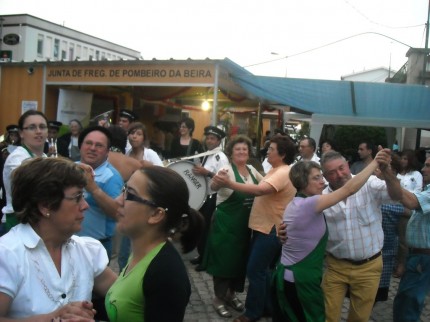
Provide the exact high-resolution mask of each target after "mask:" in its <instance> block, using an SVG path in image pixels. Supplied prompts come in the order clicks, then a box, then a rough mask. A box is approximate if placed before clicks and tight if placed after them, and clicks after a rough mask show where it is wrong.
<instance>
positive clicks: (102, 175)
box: [77, 160, 124, 240]
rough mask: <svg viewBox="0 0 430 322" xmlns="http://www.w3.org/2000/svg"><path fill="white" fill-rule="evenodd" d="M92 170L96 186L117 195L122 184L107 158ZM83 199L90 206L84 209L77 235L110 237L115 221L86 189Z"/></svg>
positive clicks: (114, 195)
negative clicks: (80, 227)
mask: <svg viewBox="0 0 430 322" xmlns="http://www.w3.org/2000/svg"><path fill="white" fill-rule="evenodd" d="M77 163H79V162H77ZM94 172H95V178H94V179H95V182H96V184H97V186H98V187H99V188H100V189H102V190H103V192H104V193H106V194H107V195H109V196H110V197H111V198H116V197H118V196H119V194H120V193H121V189H122V186H123V184H124V181H123V180H122V177H121V175H120V174H119V172H118V171H117V170H116V169H115V168H114V167H113V166H112V165H111V164H110V163H109V162H108V161H107V160H106V161H105V162H104V163H102V164H101V165H100V166H99V167H98V168H97V169H95V170H94ZM85 201H86V202H87V203H88V205H89V206H90V207H89V208H88V209H87V210H86V211H85V218H84V221H83V222H82V229H81V231H80V232H79V233H78V235H79V236H89V237H93V238H95V239H98V240H102V239H105V238H108V237H112V236H113V235H114V232H115V224H116V221H115V220H114V219H113V218H111V217H109V216H108V215H106V214H105V213H104V212H103V210H102V209H101V208H100V207H99V205H98V204H97V202H96V201H95V199H94V198H93V196H92V195H91V194H90V193H88V192H87V191H85Z"/></svg>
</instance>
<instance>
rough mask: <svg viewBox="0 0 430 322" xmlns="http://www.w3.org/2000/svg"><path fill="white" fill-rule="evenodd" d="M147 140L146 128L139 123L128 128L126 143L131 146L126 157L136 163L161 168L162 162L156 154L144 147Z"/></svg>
mask: <svg viewBox="0 0 430 322" xmlns="http://www.w3.org/2000/svg"><path fill="white" fill-rule="evenodd" d="M147 140H148V138H147V135H146V127H145V125H143V124H142V123H140V122H136V123H132V124H131V125H130V127H129V128H128V141H129V142H130V145H131V150H130V151H128V152H127V155H128V156H130V157H132V158H133V159H136V160H138V161H142V160H143V161H147V162H150V163H151V164H152V165H158V166H163V162H162V161H161V159H160V157H159V156H158V154H157V152H155V151H154V150H152V149H150V148H147V147H145V142H146V141H147Z"/></svg>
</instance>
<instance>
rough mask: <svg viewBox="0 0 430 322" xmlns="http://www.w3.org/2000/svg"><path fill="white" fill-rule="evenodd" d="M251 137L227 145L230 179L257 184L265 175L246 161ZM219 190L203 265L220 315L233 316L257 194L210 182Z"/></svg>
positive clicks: (237, 305) (239, 306) (240, 305)
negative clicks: (232, 311)
mask: <svg viewBox="0 0 430 322" xmlns="http://www.w3.org/2000/svg"><path fill="white" fill-rule="evenodd" d="M250 152H251V141H250V139H249V138H247V137H245V136H241V135H238V136H236V137H235V138H234V139H233V140H231V141H230V142H229V144H228V146H227V148H226V151H225V153H226V155H227V156H228V157H229V159H230V161H231V164H230V165H229V166H227V167H225V168H223V169H222V170H226V171H227V172H228V175H229V176H230V178H231V180H235V181H236V182H240V183H244V184H258V181H259V180H261V178H262V176H261V174H260V173H258V171H257V170H256V169H255V168H254V167H252V166H250V165H247V164H246V163H247V161H248V159H249V156H250ZM211 187H212V189H213V190H214V191H218V194H217V208H216V210H215V213H214V216H213V222H212V226H211V229H210V232H209V237H208V242H207V245H206V250H205V256H204V258H203V262H202V265H203V266H204V267H205V268H206V271H207V273H209V274H211V275H212V276H213V283H214V292H215V298H214V300H213V305H214V308H215V310H216V312H217V313H218V314H219V315H220V316H221V317H231V316H232V315H231V313H230V312H229V310H228V309H227V307H226V306H230V307H232V308H233V309H235V310H237V311H242V310H243V308H244V305H243V303H242V302H241V301H240V300H239V299H238V298H237V296H236V292H243V290H244V284H245V276H246V263H247V259H248V248H249V242H250V234H251V231H250V229H249V228H248V220H249V213H250V211H251V207H252V202H253V200H254V197H253V196H251V195H247V194H244V193H241V192H237V191H233V190H231V189H227V188H221V189H219V187H216V186H214V184H212V185H211Z"/></svg>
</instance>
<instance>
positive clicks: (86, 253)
mask: <svg viewBox="0 0 430 322" xmlns="http://www.w3.org/2000/svg"><path fill="white" fill-rule="evenodd" d="M0 258H1V259H2V260H0V292H2V293H5V294H7V295H9V296H10V297H11V298H12V304H11V307H10V309H9V313H8V315H7V317H9V318H24V317H29V316H33V315H36V314H46V313H50V312H53V311H55V310H56V309H58V308H60V307H62V306H64V305H66V304H67V303H69V302H74V301H91V292H92V290H93V285H94V279H95V278H96V277H97V276H99V275H100V274H101V273H103V271H104V270H105V269H106V267H107V265H108V257H107V254H106V250H105V249H104V247H103V246H102V244H101V243H100V242H99V241H97V240H95V239H93V238H90V237H78V236H72V237H71V238H70V240H69V242H67V243H66V244H65V245H63V248H62V260H61V276H60V275H59V274H58V271H57V269H56V267H55V264H54V262H53V261H52V258H51V256H50V255H49V253H48V250H47V249H46V247H45V244H44V243H43V240H42V239H41V238H40V237H39V235H37V234H36V232H35V231H34V230H33V228H32V227H31V226H30V225H29V224H19V225H17V226H15V227H14V228H12V229H11V231H10V232H9V233H7V234H6V235H4V236H3V237H1V238H0ZM6 258H7V260H4V259H6ZM43 284H45V286H46V289H44V285H43ZM49 294H50V295H49ZM62 294H65V295H66V296H65V298H62V296H61V295H62ZM50 297H52V298H50Z"/></svg>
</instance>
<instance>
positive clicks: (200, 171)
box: [193, 165, 209, 176]
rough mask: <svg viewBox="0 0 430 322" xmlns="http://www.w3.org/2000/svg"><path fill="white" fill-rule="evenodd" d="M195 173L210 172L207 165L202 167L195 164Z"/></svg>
mask: <svg viewBox="0 0 430 322" xmlns="http://www.w3.org/2000/svg"><path fill="white" fill-rule="evenodd" d="M193 173H194V174H196V175H198V176H207V175H208V174H209V170H208V169H206V168H205V167H202V166H201V165H194V166H193Z"/></svg>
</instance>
